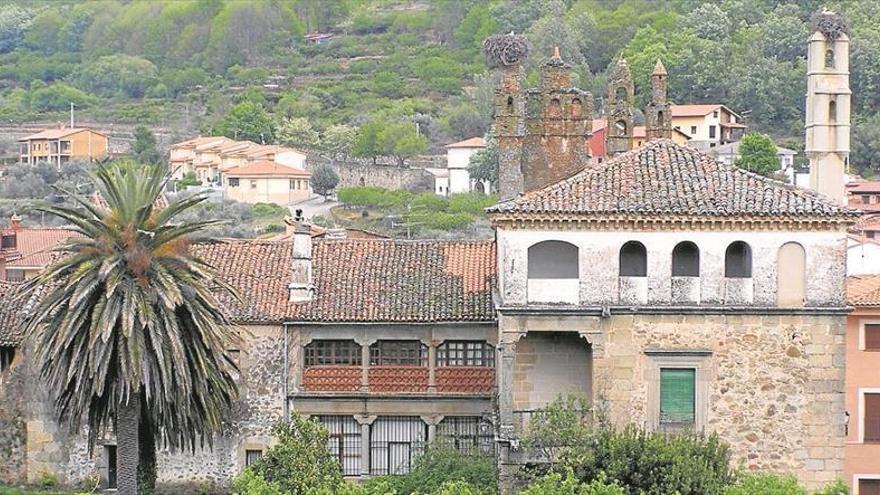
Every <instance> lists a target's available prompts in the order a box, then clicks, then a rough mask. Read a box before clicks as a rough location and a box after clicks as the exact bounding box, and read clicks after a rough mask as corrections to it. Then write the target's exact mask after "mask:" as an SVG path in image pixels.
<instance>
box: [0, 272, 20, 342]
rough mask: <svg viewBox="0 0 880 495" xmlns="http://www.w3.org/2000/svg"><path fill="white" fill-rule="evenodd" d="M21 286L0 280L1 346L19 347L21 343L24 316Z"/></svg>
mask: <svg viewBox="0 0 880 495" xmlns="http://www.w3.org/2000/svg"><path fill="white" fill-rule="evenodd" d="M20 287H21V286H20V285H19V284H13V283H10V282H5V281H2V280H0V346H13V347H14V346H17V345H18V344H19V343H21V337H22V333H23V328H22V326H23V319H24V314H23V313H22V311H21V308H22V306H23V305H22V301H21V297H19V296H18V289H19V288H20Z"/></svg>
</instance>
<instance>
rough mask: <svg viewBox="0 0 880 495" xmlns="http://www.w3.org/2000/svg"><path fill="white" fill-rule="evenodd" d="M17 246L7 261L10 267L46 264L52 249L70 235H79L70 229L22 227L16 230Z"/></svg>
mask: <svg viewBox="0 0 880 495" xmlns="http://www.w3.org/2000/svg"><path fill="white" fill-rule="evenodd" d="M15 234H16V248H15V251H14V252H13V253H14V254H13V255H12V256H10V258H9V260H8V261H7V262H6V266H8V267H16V266H46V264H48V263H49V258H50V256H51V254H52V253H51V250H52V248H54V247H55V246H57V245H58V244H61V243H62V242H64V241H66V240H67V239H68V238H69V237H72V236H75V235H79V234H78V233H77V232H75V231H73V230H68V229H42V228H37V229H31V228H21V229H18V230H16V231H15Z"/></svg>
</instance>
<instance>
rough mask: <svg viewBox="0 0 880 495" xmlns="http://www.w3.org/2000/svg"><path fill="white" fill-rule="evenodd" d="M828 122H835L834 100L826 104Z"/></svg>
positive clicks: (835, 103) (835, 107)
mask: <svg viewBox="0 0 880 495" xmlns="http://www.w3.org/2000/svg"><path fill="white" fill-rule="evenodd" d="M828 121H829V122H837V102H836V101H834V100H831V101H829V102H828Z"/></svg>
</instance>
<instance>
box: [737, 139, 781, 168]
mask: <svg viewBox="0 0 880 495" xmlns="http://www.w3.org/2000/svg"><path fill="white" fill-rule="evenodd" d="M736 166H737V167H739V168H744V169H746V170H749V171H751V172H755V173H756V174H761V175H764V176H767V177H769V176H770V175H772V174H773V173H774V172H776V171H777V170H779V158H778V157H777V156H776V145H775V144H773V140H771V139H770V137H769V136H767V135H766V134H759V133H757V132H751V133H749V134H746V135H745V136H744V137H743V138H742V140H741V141H740V142H739V158H738V159H737V160H736Z"/></svg>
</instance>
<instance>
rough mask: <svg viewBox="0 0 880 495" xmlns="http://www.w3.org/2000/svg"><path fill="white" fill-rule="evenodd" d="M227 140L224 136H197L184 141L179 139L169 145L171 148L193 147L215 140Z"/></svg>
mask: <svg viewBox="0 0 880 495" xmlns="http://www.w3.org/2000/svg"><path fill="white" fill-rule="evenodd" d="M224 140H225V141H226V142H228V141H229V138H227V137H224V136H199V137H196V138H192V139H187V140H186V141H181V142H179V143H174V144H172V145H171V149H178V148H195V147H196V146H201V145H204V144H208V143H213V142H217V141H224Z"/></svg>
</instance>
